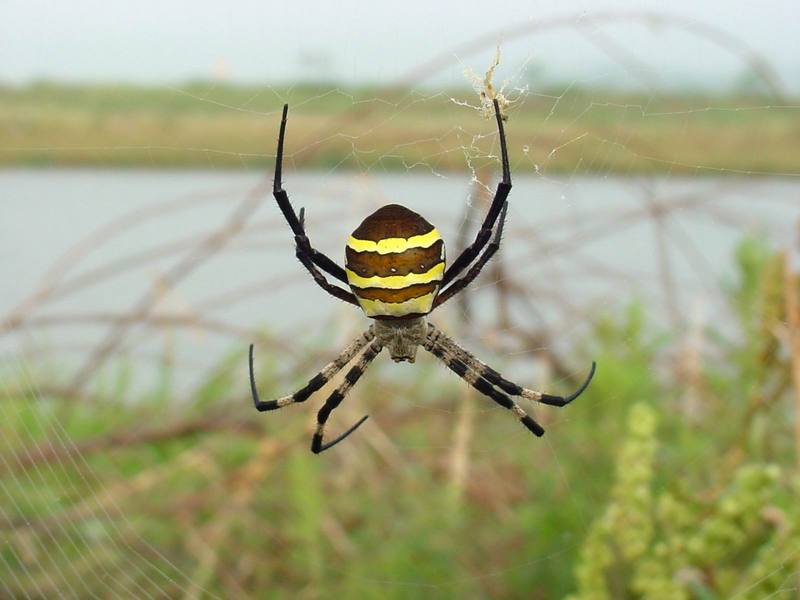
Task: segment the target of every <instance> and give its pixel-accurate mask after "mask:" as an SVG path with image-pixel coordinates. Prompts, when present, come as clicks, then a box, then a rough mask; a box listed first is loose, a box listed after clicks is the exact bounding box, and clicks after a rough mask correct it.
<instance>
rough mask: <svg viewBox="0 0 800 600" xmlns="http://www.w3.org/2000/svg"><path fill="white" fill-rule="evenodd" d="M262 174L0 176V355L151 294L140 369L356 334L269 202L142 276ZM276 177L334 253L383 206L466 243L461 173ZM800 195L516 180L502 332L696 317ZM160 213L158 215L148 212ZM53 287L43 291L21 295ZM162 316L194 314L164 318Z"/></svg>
mask: <svg viewBox="0 0 800 600" xmlns="http://www.w3.org/2000/svg"><path fill="white" fill-rule="evenodd" d="M265 182H266V183H268V182H267V181H265V179H264V178H263V176H262V175H261V174H260V173H249V172H224V171H223V172H221V171H176V172H170V171H147V170H120V171H108V170H46V171H39V170H6V171H0V189H1V190H2V198H3V199H2V203H3V219H2V222H0V260H2V264H3V267H2V274H3V277H1V278H0V316H2V315H9V314H13V311H14V310H15V309H16V310H17V313H16V314H18V315H19V314H23V315H24V319H25V320H24V323H22V324H20V323H17V324H15V325H14V326H13V327H12V328H10V329H9V327H8V325H7V326H6V331H5V332H4V333H2V335H1V336H0V350H3V351H4V353H6V355H8V354H9V353H11V354H18V353H19V352H21V351H23V352H24V353H25V355H26V356H28V357H30V356H32V355H33V353H34V352H36V353H41V354H37V355H36V356H44V355H45V354H47V353H54V354H55V356H56V357H58V359H59V361H64V360H66V362H68V363H70V364H75V365H76V366H77V365H79V364H81V363H82V362H83V361H85V360H86V357H87V356H88V355H89V353H90V350H91V349H92V348H93V347H95V345H96V344H97V342H98V341H99V340H100V339H102V338H103V337H104V336H105V335H107V333H108V331H109V328H110V327H112V326H114V325H115V324H117V325H118V324H119V320H120V319H121V318H124V317H125V316H126V315H128V314H130V312H131V311H132V310H133V309H134V307H136V306H137V304H138V303H139V302H140V301H141V299H142V298H143V297H144V296H145V295H146V294H147V293H148V292H153V291H157V292H158V293H159V295H160V300H159V303H158V304H157V306H156V309H155V313H154V314H155V315H156V316H158V317H159V318H160V319H161V321H160V322H159V323H158V324H157V326H156V325H153V326H142V325H141V324H135V325H133V326H131V328H130V330H129V332H128V335H126V336H125V338H124V343H123V344H122V346H121V348H120V351H121V353H122V354H123V355H124V356H125V357H126V358H128V359H135V360H136V361H137V362H140V363H142V364H148V363H151V364H152V363H153V362H158V361H160V360H161V359H162V358H163V357H164V356H165V355H167V354H168V355H169V356H171V357H172V360H174V361H175V363H176V364H177V365H179V367H180V368H181V369H183V370H185V372H186V373H191V372H192V371H194V370H197V369H201V370H202V369H206V368H208V366H209V365H211V364H213V363H214V362H215V361H217V360H218V359H219V358H220V357H221V356H222V355H223V354H224V353H225V352H227V351H229V350H230V349H231V348H237V347H239V346H242V345H243V344H244V343H245V342H246V341H247V339H249V338H248V336H250V335H251V330H252V329H254V328H258V327H263V328H264V329H267V330H269V331H270V332H273V333H274V334H275V336H276V337H277V339H279V340H281V341H282V343H283V344H284V346H283V347H284V350H285V351H286V352H290V353H296V354H297V355H298V356H301V355H302V354H303V353H304V351H305V350H306V349H307V348H308V347H310V346H314V345H317V344H318V343H319V342H320V340H321V338H320V337H319V336H320V333H319V332H320V331H321V330H322V328H323V327H324V325H325V324H326V323H329V322H331V321H341V322H342V323H343V324H344V325H343V326H342V327H341V328H340V330H341V331H342V335H343V336H344V335H350V333H351V332H352V331H353V330H354V329H355V328H357V327H360V325H359V324H358V323H359V319H361V322H363V325H364V326H366V320H365V319H363V317H361V316H360V313H359V312H358V311H357V310H351V308H350V307H348V306H346V305H344V303H341V302H339V301H337V300H334V299H333V298H330V297H328V296H326V295H325V293H324V292H323V291H322V290H320V289H319V288H317V287H316V285H315V284H314V283H313V281H312V280H311V278H310V277H308V275H307V274H306V273H305V272H304V271H303V269H302V267H301V266H300V265H299V263H297V261H296V260H295V258H294V256H293V246H292V238H291V235H290V232H289V229H288V227H286V226H285V224H284V223H283V221H282V217H281V215H280V213H279V211H278V210H277V208H276V206H275V205H274V201H273V200H272V198H271V196H270V195H268V194H262V198H263V200H262V201H261V204H260V206H258V208H257V210H256V211H255V212H254V213H253V215H252V218H251V219H250V220H249V221H248V223H247V226H246V227H245V228H244V229H243V230H242V231H241V232H239V233H238V234H237V235H236V236H234V237H233V238H232V239H230V240H228V241H227V243H226V244H225V245H224V246H223V248H222V251H220V252H219V253H216V254H215V255H214V256H213V257H211V258H210V259H209V260H207V261H203V262H202V263H201V264H200V266H199V267H198V268H197V269H196V270H193V271H191V272H190V273H189V274H188V275H187V276H186V277H185V278H184V279H182V280H181V281H180V283H179V284H178V285H177V287H175V288H174V289H166V288H165V287H164V285H163V283H159V282H160V281H161V280H163V277H164V275H165V274H166V273H168V272H169V271H170V269H171V268H172V267H173V266H174V264H175V263H176V262H178V261H180V260H183V259H185V257H186V256H187V254H188V253H190V252H192V251H193V248H195V247H196V244H197V242H198V241H199V240H201V239H203V238H205V237H207V236H208V235H210V234H211V233H213V232H214V231H215V229H216V228H218V227H220V226H221V225H222V224H223V223H225V222H226V221H227V220H228V219H229V218H230V214H231V213H232V211H233V210H234V209H235V208H236V207H237V206H238V205H239V204H240V203H241V202H243V200H244V198H246V197H247V195H248V194H249V193H251V192H252V190H253V189H254V188H256V187H257V186H259V185H260V184H261V185H263V184H264V183H265ZM285 185H286V187H287V189H288V191H289V193H290V196H291V198H292V201H293V202H294V204H295V207H296V208H297V209H299V207H300V206H305V207H306V212H307V217H306V219H307V229H308V231H309V234H310V236H311V239H312V243H313V244H314V245H315V246H316V247H317V248H318V249H320V250H322V251H324V252H326V253H328V254H329V255H330V256H331V257H333V258H335V259H337V260H341V259H342V257H343V249H344V240H345V239H346V237H347V235H348V234H349V232H351V231H352V230H353V229H355V228H356V227H357V226H358V224H359V222H360V221H361V220H362V219H363V218H364V216H366V215H367V214H369V213H370V212H371V211H373V210H374V209H376V208H378V207H379V206H381V205H383V204H386V203H389V202H398V203H402V204H405V205H406V206H408V207H409V208H412V209H413V210H416V211H418V212H420V213H422V214H423V215H424V216H426V218H428V220H429V221H431V222H433V223H434V224H436V225H437V227H439V229H440V230H441V231H442V233H443V235H444V236H445V239H446V240H447V243H448V250H449V256H450V258H451V259H452V257H453V256H454V255H455V251H456V240H457V239H458V237H459V233H460V232H462V229H463V228H465V227H466V228H467V231H468V232H469V234H470V235H474V232H475V228H476V227H477V226H478V223H479V221H480V220H482V218H483V214H484V212H483V211H484V209H483V208H482V206H480V207H478V208H477V210H476V212H475V213H474V214H473V216H472V218H471V219H469V220H468V221H465V219H464V214H465V212H464V207H465V206H466V204H467V203H468V202H471V200H470V190H471V187H470V181H469V179H468V177H467V176H465V175H460V174H458V175H452V176H449V177H446V178H444V177H438V176H433V175H430V174H417V173H413V172H409V173H400V174H376V175H370V176H369V177H365V176H360V175H353V174H346V173H333V174H323V173H289V174H288V176H287V177H286V180H285ZM491 186H492V188H493V186H494V183H493V182H492V183H491ZM799 197H800V182H798V181H795V180H786V179H779V178H758V179H737V178H730V177H726V178H720V179H714V178H703V179H689V178H678V177H661V178H655V179H653V178H612V177H602V178H592V177H567V178H564V179H560V180H559V179H548V178H542V177H535V176H519V175H518V176H516V177H515V179H514V189H513V191H512V193H511V196H510V200H511V204H510V209H509V216H508V225H507V227H506V235H505V238H504V245H503V249H502V253H501V254H502V260H503V265H504V269H505V277H506V278H507V279H508V280H510V281H513V282H517V283H519V284H520V285H521V286H523V287H524V290H525V291H524V294H523V295H526V296H527V297H528V299H529V300H530V305H529V306H527V308H526V305H524V304H522V305H520V306H517V307H516V308H513V309H512V313H511V315H512V324H511V326H512V327H516V326H519V327H527V326H534V325H535V324H536V323H539V322H541V321H545V322H547V323H548V325H549V326H550V327H551V328H553V329H555V330H558V331H559V332H563V333H564V335H567V336H569V335H570V332H571V331H573V330H574V327H575V326H576V320H580V319H585V318H587V315H591V312H592V311H593V310H595V311H596V310H601V309H602V310H605V309H609V308H610V309H614V308H615V306H619V307H620V308H622V307H623V306H624V305H625V304H626V303H627V302H629V301H630V299H631V298H633V297H637V298H639V299H641V300H644V301H646V302H648V303H649V304H650V306H651V307H652V315H653V316H654V318H657V319H663V320H664V321H665V322H668V321H669V319H670V318H674V317H675V315H676V313H677V314H678V315H683V314H686V313H687V311H692V310H695V309H696V307H697V306H701V307H703V308H702V309H701V312H704V313H705V315H706V316H705V318H706V319H713V318H715V316H716V315H717V311H718V310H719V308H718V303H719V296H720V294H719V290H720V286H721V285H724V284H725V282H726V281H729V280H730V278H731V277H732V276H733V272H732V269H731V266H732V261H731V256H732V252H733V249H734V247H735V244H736V243H737V242H738V241H739V240H740V239H741V238H742V237H743V236H744V235H758V236H761V237H765V238H767V239H769V241H770V242H771V243H773V244H775V245H776V246H786V245H788V244H791V240H792V236H793V235H794V231H795V227H796V224H797V222H798V217H800V202H799V201H798V198H799ZM165 205H166V206H171V207H172V208H171V209H170V210H168V211H167V212H164V211H158V207H162V206H165ZM659 207H667V208H669V207H672V209H671V210H670V211H669V212H667V213H664V211H663V210H660V208H659ZM676 207H678V208H676ZM148 210H152V211H153V214H149V215H148V214H147V211H148ZM132 214H134V215H136V214H138V215H139V217H138V220H135V219H134V218H133V217H131V215H132ZM659 215H662V216H661V217H659ZM664 215H665V216H664ZM124 224H128V226H126V227H123V226H122V225H124ZM98 232H99V233H98ZM91 236H95V239H94V241H92V237H91ZM80 244H83V245H82V246H81V245H80ZM54 267H55V268H54ZM494 277H495V278H494V279H493V278H492V276H491V275H490V276H488V277H484V278H483V279H481V280H479V282H478V283H477V284H476V286H475V289H476V290H478V293H477V298H478V299H477V303H476V305H475V306H476V308H477V312H478V313H479V314H478V317H479V320H481V321H482V322H484V323H486V324H487V326H489V325H488V324H491V323H492V318H493V316H494V314H495V313H494V309H495V307H494V303H493V302H492V298H493V296H494V294H493V292H494V291H496V288H497V284H496V275H495V276H494ZM54 283H55V284H57V285H55V287H54V289H52V290H51V291H50V292H49V295H47V296H45V297H44V298H40V299H39V300H38V301H35V302H31V297H32V295H33V294H34V293H35V292H37V290H39V291H41V290H42V289H46V287H47V285H48V284H51V285H52V284H54ZM43 286H44V288H43ZM26 302H27V304H26ZM21 306H25V307H26V308H25V309H24V310H22V311H20V307H21ZM458 310H459V309H458V306H457V304H456V303H455V302H452V304H451V306H449V307H447V310H443V311H442V314H441V315H440V314H439V313H436V319H437V322H444V323H445V324H446V323H452V322H453V321H454V320H456V319H457V318H458V317H459V313H458ZM484 313H485V314H484ZM576 315H578V316H576ZM176 317H179V318H181V319H184V320H186V319H188V320H189V321H194V322H195V323H194V324H193V325H189V326H186V325H185V324H183V323H181V324H176V323H175V322H174V319H175V318H176ZM0 318H2V317H0ZM165 320H166V321H170V320H172V321H171V324H165ZM343 339H344V338H342V339H336V340H330V343H332V344H338V343H341V342H342V341H343ZM326 343H327V341H326Z"/></svg>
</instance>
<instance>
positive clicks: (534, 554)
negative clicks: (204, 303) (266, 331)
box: [0, 239, 800, 600]
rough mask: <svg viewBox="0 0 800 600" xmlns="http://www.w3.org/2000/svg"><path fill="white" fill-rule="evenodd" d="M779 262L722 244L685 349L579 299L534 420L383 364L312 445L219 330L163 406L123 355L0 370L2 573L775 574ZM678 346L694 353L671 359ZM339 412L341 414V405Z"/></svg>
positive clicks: (788, 450)
mask: <svg viewBox="0 0 800 600" xmlns="http://www.w3.org/2000/svg"><path fill="white" fill-rule="evenodd" d="M782 260H783V258H782V255H780V254H777V253H776V250H775V249H774V248H771V247H770V246H769V244H767V243H765V242H763V241H758V240H753V239H750V240H746V241H744V242H743V243H741V244H740V246H739V247H738V250H737V253H736V256H735V261H736V267H737V269H736V275H735V278H733V279H732V280H731V281H730V282H729V285H728V290H727V297H728V301H729V303H730V304H731V306H732V307H734V308H735V310H736V314H737V315H738V323H737V324H736V327H735V329H730V330H728V331H725V332H723V331H718V330H715V329H714V326H713V325H708V326H707V327H706V328H705V329H704V330H703V331H702V332H699V333H700V335H701V336H702V338H703V340H704V341H703V344H704V346H705V350H704V352H703V353H702V357H701V355H698V354H692V351H691V349H690V348H687V347H686V339H684V338H683V337H682V336H678V337H676V335H675V334H674V333H672V332H670V331H667V330H663V329H660V328H658V327H656V326H653V325H652V324H651V323H650V322H649V320H648V318H647V308H646V306H644V305H642V304H631V305H630V306H629V308H628V309H627V310H626V311H625V312H623V313H622V314H616V313H614V312H609V313H607V314H605V315H603V314H599V315H598V316H597V318H596V320H595V322H594V323H593V326H592V330H591V331H590V332H588V333H587V334H586V337H585V339H584V340H582V341H578V342H576V343H575V346H574V347H573V348H572V352H571V355H572V358H571V360H570V362H571V363H573V362H574V364H575V367H576V371H575V373H576V375H575V377H576V379H577V378H579V377H580V371H579V370H577V369H578V368H579V367H580V366H581V365H583V366H584V367H585V365H586V364H587V362H588V360H589V359H590V358H591V357H595V358H596V360H597V361H598V365H599V367H598V373H597V376H596V379H595V381H594V382H593V384H592V386H591V388H590V389H589V390H588V391H587V392H586V393H585V394H584V396H583V397H581V398H580V399H579V400H578V401H576V402H575V403H574V404H573V405H571V406H569V407H568V408H566V409H564V410H563V411H556V410H554V409H548V408H542V409H540V410H537V411H536V412H537V419H540V420H542V421H543V422H544V423H545V425H546V427H547V428H548V430H549V433H548V435H546V436H545V437H544V438H542V439H541V440H536V439H532V438H530V437H529V436H528V435H526V433H525V432H524V431H521V428H519V427H518V425H519V424H518V423H517V422H516V420H514V419H509V418H508V415H507V414H505V412H504V411H502V410H494V408H493V407H491V406H488V405H487V404H488V403H486V402H485V401H484V399H483V398H480V397H475V396H474V395H473V394H472V393H471V392H469V391H468V390H467V389H466V388H465V385H464V384H463V383H462V382H460V381H458V380H456V379H455V378H453V377H451V376H449V375H448V374H447V372H446V370H445V369H442V368H439V367H438V366H434V363H433V361H425V360H423V361H421V362H420V363H419V364H417V365H415V366H414V371H413V376H408V377H407V378H404V379H402V380H400V381H399V383H398V384H397V385H389V386H387V385H386V384H385V383H382V382H381V378H380V377H379V376H375V375H373V377H369V378H365V381H364V382H363V384H362V385H361V386H359V387H358V388H356V390H355V391H354V396H355V397H356V398H359V399H363V400H364V403H365V404H369V406H370V412H373V413H374V414H375V415H376V416H375V419H373V420H377V422H378V423H379V426H380V429H379V430H378V433H377V434H376V433H374V432H373V434H371V435H369V436H354V438H352V439H351V440H348V443H346V444H342V445H341V446H338V447H337V448H336V451H335V452H331V453H328V454H326V455H323V456H324V458H323V457H317V456H314V455H312V454H311V453H310V452H309V451H308V448H307V442H308V439H309V436H308V432H309V428H310V425H311V422H310V419H311V418H312V415H313V411H306V412H307V413H308V414H307V415H306V418H303V419H301V420H302V423H301V422H300V421H298V418H297V417H295V418H294V419H290V418H288V417H287V415H285V414H284V413H281V415H280V417H276V416H275V415H272V414H270V415H269V418H253V417H254V415H253V414H252V408H251V407H250V405H249V400H248V399H247V391H246V390H245V386H244V383H245V382H244V381H243V380H242V377H240V375H241V373H240V371H241V369H240V368H232V366H233V365H239V366H241V365H242V364H244V361H245V356H244V354H243V349H242V350H241V351H239V350H237V352H236V353H235V354H234V355H232V356H231V357H230V359H229V360H226V361H224V362H223V364H221V365H220V367H219V369H216V370H214V371H213V372H212V373H211V374H210V375H209V376H208V377H207V378H206V379H205V381H204V382H203V383H202V384H201V385H200V386H199V387H198V393H196V394H194V395H193V397H192V398H191V400H187V401H186V402H183V403H181V404H176V403H175V402H174V399H173V390H172V389H171V386H170V383H169V381H168V379H164V380H163V381H161V382H160V383H159V384H158V385H156V386H155V387H154V388H153V389H152V390H150V391H148V392H147V393H144V394H137V395H136V397H131V394H130V393H129V392H128V391H127V387H128V382H129V380H130V378H131V376H132V374H131V372H129V371H128V370H127V369H126V368H122V367H121V368H119V369H118V370H117V371H116V373H117V375H116V376H115V377H107V378H106V379H105V380H104V381H103V382H102V383H100V384H98V385H97V386H95V388H94V392H93V394H95V395H96V397H95V400H94V401H86V400H85V399H84V400H83V401H81V402H75V401H74V399H72V398H69V397H64V396H60V395H59V394H57V393H53V392H47V391H42V393H41V395H34V396H31V395H30V392H28V391H26V390H31V389H32V390H34V391H36V390H37V386H38V385H39V383H37V382H42V381H45V380H46V379H45V378H44V373H43V372H39V371H38V369H37V370H34V371H31V370H24V371H23V372H24V373H26V378H30V379H29V380H27V381H20V380H14V377H12V373H13V371H12V370H11V369H9V370H8V371H7V374H6V375H5V377H4V380H3V388H2V391H3V395H4V398H3V400H2V402H3V416H4V418H3V420H2V423H0V431H2V436H3V439H5V440H7V441H8V443H9V444H10V445H11V446H12V447H13V448H14V449H15V451H14V452H13V453H10V454H6V455H4V457H3V460H2V463H0V485H2V489H3V492H4V493H5V494H6V495H7V499H8V501H7V502H6V503H5V505H4V507H3V509H2V510H3V512H4V513H5V525H4V529H5V531H4V537H5V540H6V541H5V543H4V545H3V547H2V549H1V550H0V553H1V554H2V559H3V560H2V562H0V578H1V579H2V580H3V582H4V584H5V585H6V586H7V588H8V589H10V590H12V591H13V595H14V596H18V597H23V596H26V595H30V594H31V593H33V592H32V590H38V591H39V592H40V593H41V595H43V596H45V597H51V596H53V595H56V594H58V593H62V592H64V593H67V595H75V596H82V595H83V593H82V592H81V590H86V589H88V590H94V591H97V592H98V593H99V594H100V595H102V596H104V597H109V596H114V595H126V594H127V595H136V594H137V593H141V594H144V593H145V592H147V593H148V594H149V593H153V592H154V591H155V590H160V591H161V592H163V594H164V595H166V596H169V597H196V598H199V597H214V596H219V597H245V596H249V595H251V594H254V595H255V596H256V597H260V596H263V597H274V598H283V597H285V598H302V597H309V598H312V597H345V598H356V597H357V598H415V597H423V596H425V597H437V598H482V597H495V598H497V597H503V598H551V597H563V596H566V595H569V597H570V598H574V599H579V598H580V599H584V598H585V599H598V600H600V599H604V598H641V597H644V598H676V599H678V598H703V599H712V598H719V599H722V598H733V597H736V598H766V597H771V596H772V595H776V594H779V593H781V592H786V591H787V590H795V589H796V587H797V577H798V573H800V560H799V557H798V552H797V548H798V547H800V546H799V545H798V544H800V503H798V502H797V494H798V486H799V485H800V479H798V471H797V460H798V455H797V451H798V448H800V438H798V437H797V435H798V432H797V430H795V429H794V424H793V423H794V417H793V415H795V413H794V412H793V408H792V407H793V403H795V402H799V401H800V400H798V398H800V389H798V388H797V387H796V386H797V383H798V382H797V381H796V380H795V383H794V384H793V383H792V369H793V368H795V369H797V366H798V365H797V361H798V360H800V357H798V356H797V355H795V356H793V355H792V354H791V352H789V351H788V347H787V346H786V343H785V342H786V337H785V335H786V331H784V330H785V327H786V325H785V324H786V323H788V322H789V321H788V320H787V319H786V315H785V310H786V294H800V288H798V280H797V279H796V278H795V279H791V278H789V279H786V278H785V277H784V270H783V268H782V264H783V263H782ZM332 334H334V332H333V331H329V332H323V334H322V337H323V338H329V336H330V335H332ZM793 334H794V335H798V332H797V331H795V332H793ZM675 348H678V349H680V350H678V351H675V350H674V349H675ZM330 352H331V350H330V347H329V344H328V343H323V344H321V347H320V354H321V355H327V354H330ZM687 354H688V355H691V356H692V357H693V360H695V361H697V362H695V363H694V364H689V365H687V364H686V361H685V360H684V358H685V357H686V355H687ZM793 360H794V361H795V363H794V367H793V365H792V361H793ZM277 361H278V357H277V356H276V355H273V354H269V353H267V354H266V355H265V356H263V357H261V358H259V364H258V368H257V373H258V374H259V377H260V382H259V384H260V386H261V389H262V394H263V395H264V396H274V395H279V394H281V393H284V392H285V391H286V390H287V389H292V388H293V387H295V386H297V385H299V384H300V383H301V382H302V381H303V378H304V376H307V374H308V372H309V367H308V365H307V364H302V365H299V366H298V367H297V368H296V369H294V370H293V371H292V372H290V373H288V374H281V373H280V370H279V369H277V366H278V365H277ZM500 366H502V365H500ZM168 369H169V366H168V365H165V378H166V377H167V374H166V371H168ZM16 378H17V379H19V375H17V376H16ZM47 379H49V377H48V378H47ZM553 386H554V387H556V388H559V389H560V390H561V391H564V390H567V389H569V388H570V386H571V382H569V381H564V382H561V383H554V384H553ZM409 399H413V402H412V403H409ZM353 402H354V403H356V404H358V403H360V400H355V401H353ZM422 406H424V407H425V408H424V409H423V408H422ZM303 408H305V407H303ZM301 410H302V409H301ZM350 410H351V411H352V410H354V409H350ZM298 412H300V411H299V410H298ZM341 412H343V413H344V415H338V417H339V418H340V419H341V421H340V424H344V423H346V422H347V420H349V419H351V418H352V417H353V414H356V413H353V414H350V413H349V412H348V410H343V411H341ZM151 417H155V418H151ZM281 417H282V418H281ZM341 426H344V425H341ZM389 438H391V441H390V440H389ZM34 442H35V443H34ZM43 515H44V516H45V517H43ZM143 540H147V542H146V543H145V542H144V541H143ZM48 548H49V549H50V551H47V549H48ZM54 548H58V552H54V551H53V550H52V549H54ZM53 573H57V574H58V576H57V577H51V576H50V575H52V574H53ZM137 590H139V591H138V592H137ZM70 592H71V594H70ZM34 595H36V594H34Z"/></svg>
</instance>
